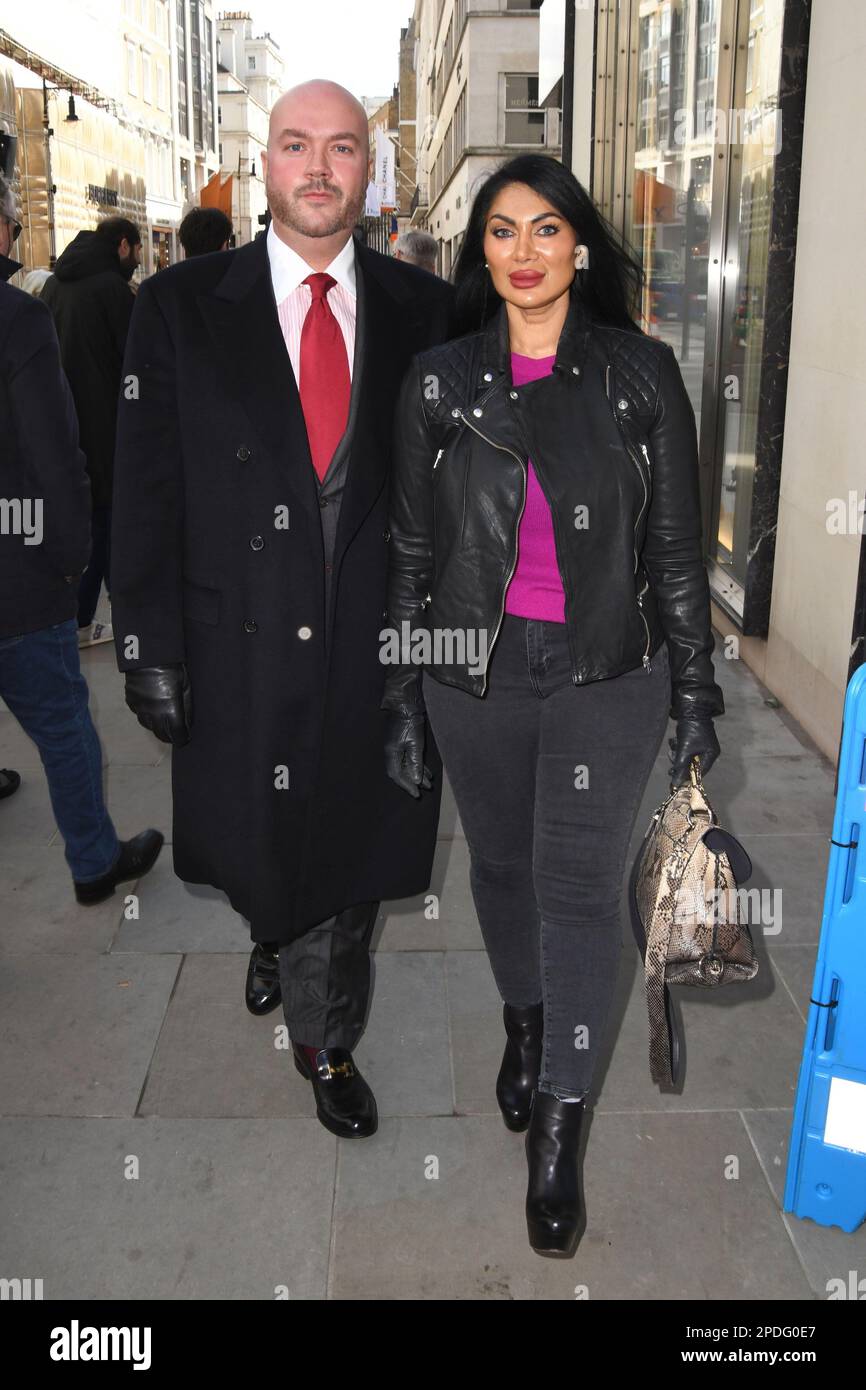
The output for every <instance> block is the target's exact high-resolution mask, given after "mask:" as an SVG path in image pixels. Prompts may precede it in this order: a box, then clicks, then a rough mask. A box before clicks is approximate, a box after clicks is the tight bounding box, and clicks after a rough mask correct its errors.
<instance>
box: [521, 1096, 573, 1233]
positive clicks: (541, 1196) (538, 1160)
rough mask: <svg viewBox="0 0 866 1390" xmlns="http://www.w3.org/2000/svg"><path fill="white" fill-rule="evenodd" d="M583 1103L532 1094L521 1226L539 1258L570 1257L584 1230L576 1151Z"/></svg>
mask: <svg viewBox="0 0 866 1390" xmlns="http://www.w3.org/2000/svg"><path fill="white" fill-rule="evenodd" d="M584 1113H585V1110H584V1102H583V1101H582V1100H579V1101H564V1100H558V1099H557V1097H556V1096H554V1095H550V1094H549V1093H548V1092H547V1091H537V1092H536V1095H535V1101H534V1104H533V1106H532V1119H531V1121H530V1125H529V1133H528V1134H527V1136H526V1157H527V1160H528V1163H529V1185H528V1187H527V1191H526V1227H527V1230H528V1232H529V1244H530V1245H531V1246H532V1248H533V1250H534V1251H535V1252H536V1254H538V1255H560V1256H563V1257H565V1258H568V1257H570V1256H571V1255H573V1254H574V1252H575V1250H576V1249H577V1244H578V1241H579V1239H580V1236H581V1235H582V1234H583V1229H584V1226H585V1224H586V1223H585V1213H584V1207H583V1197H582V1194H581V1190H580V1188H581V1174H580V1160H579V1157H578V1148H579V1144H580V1133H581V1126H582V1123H583V1117H584Z"/></svg>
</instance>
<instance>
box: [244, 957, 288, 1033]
mask: <svg viewBox="0 0 866 1390" xmlns="http://www.w3.org/2000/svg"><path fill="white" fill-rule="evenodd" d="M244 999H245V1000H246V1006H247V1008H248V1009H249V1011H250V1013H251V1014H255V1015H256V1016H257V1017H258V1016H260V1015H261V1014H269V1013H270V1012H271V1010H272V1009H278V1008H279V1006H280V1004H281V1003H282V1002H283V992H282V990H281V989H280V957H279V949H277V950H276V951H275V950H274V949H273V947H272V946H271V945H270V943H268V944H267V945H266V944H265V943H264V942H263V941H257V942H256V943H255V945H254V946H253V949H252V951H251V952H250V963H249V965H248V966H247V983H246V989H245V991H244Z"/></svg>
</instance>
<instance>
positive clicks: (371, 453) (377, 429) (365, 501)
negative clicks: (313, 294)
mask: <svg viewBox="0 0 866 1390" xmlns="http://www.w3.org/2000/svg"><path fill="white" fill-rule="evenodd" d="M355 256H356V261H355V265H356V271H357V274H358V277H359V279H360V278H361V277H363V291H362V293H363V297H364V298H363V315H362V333H363V338H362V342H361V345H360V352H359V355H358V357H357V358H356V360H357V361H358V362H359V367H360V371H359V377H360V380H359V382H358V389H359V393H360V394H359V402H358V411H357V417H356V420H355V427H354V429H353V431H352V435H351V438H350V440H349V446H348V447H349V452H350V461H349V467H348V475H347V479H346V490H345V493H344V496H343V501H342V505H341V507H340V521H339V525H338V528H337V541H336V553H335V561H337V562H338V561H339V558H340V556H341V555H342V553H343V551H344V550H345V548H346V546H347V545H348V544H349V542H350V541H351V539H352V537H353V536H354V535H355V533H356V531H357V530H358V528H359V526H360V525H361V523H362V522H363V520H364V517H365V516H366V515H367V513H368V512H369V510H370V508H371V507H372V506H373V504H374V503H375V501H376V499H377V497H378V496H379V494H380V493H381V491H382V488H383V487H384V486H385V483H386V480H387V476H388V464H389V460H390V457H391V427H392V420H393V413H394V402H395V401H396V399H397V393H398V391H399V389H400V384H401V382H402V379H403V373H404V372H405V370H406V367H407V366H408V364H409V356H410V355H411V344H412V343H413V342H414V341H415V332H416V328H415V325H416V321H417V311H416V310H415V309H414V303H413V296H412V295H411V293H410V291H409V290H408V289H407V287H406V284H405V281H404V279H403V277H402V276H401V275H399V274H395V273H393V271H394V268H393V267H392V266H390V265H389V263H388V258H387V257H385V256H382V255H380V254H379V253H378V252H376V251H371V250H370V248H369V247H367V246H364V245H363V243H360V242H359V243H358V244H357V245H356V247H355ZM335 568H336V564H335Z"/></svg>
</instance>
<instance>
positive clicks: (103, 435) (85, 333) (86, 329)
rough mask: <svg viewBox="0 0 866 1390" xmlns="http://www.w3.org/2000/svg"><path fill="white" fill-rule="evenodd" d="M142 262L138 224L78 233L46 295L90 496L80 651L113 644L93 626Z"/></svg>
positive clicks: (114, 222) (105, 573) (104, 627)
mask: <svg viewBox="0 0 866 1390" xmlns="http://www.w3.org/2000/svg"><path fill="white" fill-rule="evenodd" d="M140 260H141V235H140V233H139V230H138V228H137V227H136V225H135V223H134V222H131V221H130V220H129V218H128V217H109V218H106V220H105V221H104V222H100V223H99V225H98V226H97V227H96V230H95V231H86V232H79V233H78V235H77V236H76V237H75V239H74V241H71V242H70V243H69V245H68V246H67V248H66V250H65V251H64V252H63V253H62V254H61V255H60V256H59V257H58V259H57V264H56V265H55V267H54V274H53V275H52V276H51V278H50V279H49V280H47V281H46V282H45V287H44V289H43V291H42V301H43V303H45V304H47V305H48V307H49V309H50V310H51V312H52V314H53V315H54V321H55V324H56V326H57V336H58V337H59V339H60V352H61V356H62V358H63V369H64V371H65V372H66V375H67V377H68V379H69V385H70V387H71V388H72V398H73V400H74V401H75V409H76V413H77V415H78V426H79V430H80V434H81V447H82V449H83V450H84V454H85V457H86V459H87V471H88V473H89V475H90V486H91V489H92V495H93V517H92V523H91V528H92V537H93V551H92V554H91V557H90V562H89V564H88V566H87V569H86V571H85V574H84V576H83V578H82V581H81V585H80V587H79V592H78V626H79V629H80V633H79V638H80V642H81V645H82V646H89V645H95V644H96V643H98V642H106V641H110V640H111V637H112V632H111V627H110V625H109V624H95V623H94V621H93V619H94V615H95V613H96V606H97V604H98V602H99V591H100V588H101V586H102V584H103V581H104V583H105V589H106V593H110V585H111V580H110V546H109V537H110V530H111V487H112V476H113V471H114V438H115V433H116V429H117V397H118V393H119V391H120V375H121V369H122V367H123V353H124V349H125V347H126V335H127V332H128V331H129V320H130V318H131V316H132V306H133V304H134V303H135V297H134V295H133V294H132V291H131V289H130V284H129V282H130V280H131V279H132V276H133V275H134V274H135V270H136V267H137V266H138V264H139V262H140ZM97 629H98V630H97Z"/></svg>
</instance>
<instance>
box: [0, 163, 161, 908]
mask: <svg viewBox="0 0 866 1390" xmlns="http://www.w3.org/2000/svg"><path fill="white" fill-rule="evenodd" d="M20 230H21V227H20V223H19V222H18V220H17V215H16V214H15V213H14V211H13V201H12V199H11V191H10V189H9V187H8V185H7V184H6V182H5V180H4V179H2V178H0V443H2V448H0V696H2V698H3V699H4V700H5V701H6V704H7V705H8V707H9V709H10V710H11V712H12V714H13V715H14V716H15V718H16V719H17V720H18V722H19V723H20V724H21V726H22V728H23V729H24V731H25V733H27V734H29V736H30V737H31V738H32V739H33V741H34V743H35V744H36V746H37V748H38V749H39V756H40V758H41V759H42V764H43V767H44V768H45V775H46V777H47V779H48V790H49V792H50V795H51V806H52V809H53V811H54V817H55V820H56V821H57V827H58V829H59V831H60V833H61V835H62V837H63V841H64V844H65V847H66V862H67V864H68V865H69V869H70V871H71V873H72V878H73V881H74V884H75V896H76V898H77V899H78V901H79V902H80V903H84V904H87V905H91V904H93V903H98V902H102V901H103V899H104V898H107V897H110V895H111V894H112V893H113V892H114V890H115V887H116V886H117V884H118V883H122V882H125V881H127V880H129V879H133V878H140V877H141V876H142V875H143V874H145V873H147V872H148V870H149V869H150V868H151V867H152V865H153V864H154V862H155V861H156V857H157V855H158V854H159V851H160V849H161V847H162V843H163V836H162V835H161V834H160V833H159V831H157V830H145V831H143V832H142V833H141V834H140V835H137V836H136V837H135V838H134V839H132V840H128V841H121V840H118V838H117V832H116V831H115V828H114V825H113V824H112V821H111V817H110V816H109V814H108V811H107V810H106V808H105V804H104V802H103V799H102V754H101V751H100V747H99V739H98V737H97V735H96V730H95V729H94V727H93V722H92V720H91V717H90V710H89V709H88V691H87V683H86V681H85V680H84V677H83V676H82V675H81V671H80V669H79V664H78V641H77V634H76V624H75V616H74V615H75V610H76V588H77V581H78V578H79V576H80V574H81V572H82V570H83V569H84V566H85V565H86V564H87V557H88V554H89V552H90V487H89V484H88V481H87V474H86V472H85V468H84V455H83V454H82V452H81V450H80V449H79V447H78V425H77V422H76V419H75V409H74V406H73V404H72V398H71V396H70V392H69V387H68V385H67V382H66V378H65V376H64V374H63V370H62V368H61V365H60V351H59V347H58V342H57V334H56V333H55V331H54V324H53V322H52V319H51V314H50V313H49V312H48V310H47V309H46V308H45V306H44V304H42V303H40V301H39V300H38V299H35V298H34V297H33V296H32V295H29V294H25V293H24V291H23V290H19V289H16V288H15V286H13V285H9V284H7V283H6V281H7V280H9V278H10V277H11V276H12V275H14V274H15V273H16V272H17V271H19V270H20V269H21V264H20V262H19V261H15V260H12V258H11V257H10V256H9V254H8V253H9V251H10V250H11V249H12V243H13V241H14V239H15V237H16V236H17V235H18V233H19V231H20ZM11 776H12V777H14V778H15V779H16V781H15V785H17V780H19V779H18V774H17V773H14V774H11ZM5 785H8V782H7V783H5ZM3 786H4V782H3V781H2V780H0V796H2V795H3V794H4V792H3ZM12 789H13V790H14V786H13V788H12ZM5 794H6V795H8V792H6V793H5ZM6 814H14V813H13V812H6V811H5V810H4V815H6ZM0 833H2V831H0Z"/></svg>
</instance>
